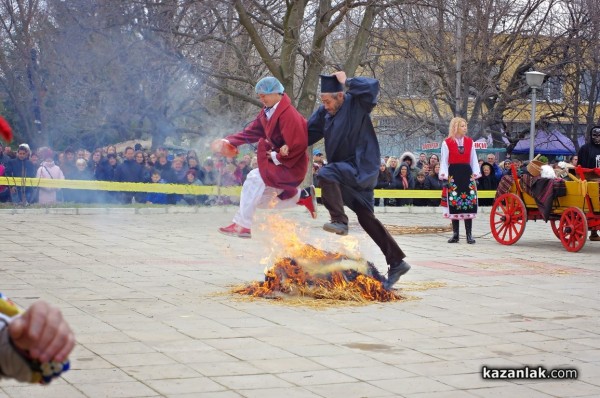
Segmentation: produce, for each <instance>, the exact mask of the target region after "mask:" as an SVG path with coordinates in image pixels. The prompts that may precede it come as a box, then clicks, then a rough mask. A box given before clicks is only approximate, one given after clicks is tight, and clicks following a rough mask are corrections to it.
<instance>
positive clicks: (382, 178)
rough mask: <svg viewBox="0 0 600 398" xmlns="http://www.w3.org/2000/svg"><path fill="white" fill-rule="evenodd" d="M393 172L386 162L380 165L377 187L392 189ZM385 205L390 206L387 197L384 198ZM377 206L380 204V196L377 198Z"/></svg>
mask: <svg viewBox="0 0 600 398" xmlns="http://www.w3.org/2000/svg"><path fill="white" fill-rule="evenodd" d="M391 187H392V173H390V171H389V170H388V168H387V166H386V164H385V162H383V161H382V162H381V164H380V165H379V177H377V185H376V186H375V189H391ZM383 205H384V206H388V203H387V199H383ZM375 206H379V198H375Z"/></svg>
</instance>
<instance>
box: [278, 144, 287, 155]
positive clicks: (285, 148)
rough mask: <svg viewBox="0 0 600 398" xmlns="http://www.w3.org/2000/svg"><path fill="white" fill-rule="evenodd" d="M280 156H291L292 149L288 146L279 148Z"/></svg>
mask: <svg viewBox="0 0 600 398" xmlns="http://www.w3.org/2000/svg"><path fill="white" fill-rule="evenodd" d="M279 154H280V155H281V156H282V157H286V156H287V155H289V154H290V147H289V146H287V145H284V146H282V147H281V148H279Z"/></svg>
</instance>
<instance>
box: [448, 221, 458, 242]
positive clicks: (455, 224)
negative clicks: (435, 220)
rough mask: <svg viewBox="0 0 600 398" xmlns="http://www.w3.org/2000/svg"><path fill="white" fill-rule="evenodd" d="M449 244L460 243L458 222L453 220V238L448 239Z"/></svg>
mask: <svg viewBox="0 0 600 398" xmlns="http://www.w3.org/2000/svg"><path fill="white" fill-rule="evenodd" d="M448 243H458V220H452V238H450V239H448Z"/></svg>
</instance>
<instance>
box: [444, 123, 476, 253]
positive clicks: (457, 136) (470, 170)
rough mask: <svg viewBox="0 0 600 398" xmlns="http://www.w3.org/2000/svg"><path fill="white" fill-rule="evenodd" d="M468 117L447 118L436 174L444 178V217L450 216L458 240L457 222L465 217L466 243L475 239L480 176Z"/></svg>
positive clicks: (453, 239) (455, 239) (452, 241)
mask: <svg viewBox="0 0 600 398" xmlns="http://www.w3.org/2000/svg"><path fill="white" fill-rule="evenodd" d="M466 134H467V121H466V120H465V119H463V118H460V117H455V118H453V119H452V120H451V121H450V128H449V131H448V138H446V139H445V140H444V142H443V143H442V153H441V159H440V173H439V178H440V180H442V181H443V190H442V203H441V206H442V207H444V217H446V218H449V219H450V220H452V232H453V234H452V238H450V239H449V240H448V243H457V242H458V227H459V225H458V222H459V220H464V221H465V230H466V233H467V243H469V244H473V243H475V239H473V235H472V225H473V218H475V217H476V216H477V185H476V183H475V179H477V178H479V177H481V172H480V170H479V162H478V161H477V153H475V145H474V143H473V140H472V139H471V138H469V137H467V136H466Z"/></svg>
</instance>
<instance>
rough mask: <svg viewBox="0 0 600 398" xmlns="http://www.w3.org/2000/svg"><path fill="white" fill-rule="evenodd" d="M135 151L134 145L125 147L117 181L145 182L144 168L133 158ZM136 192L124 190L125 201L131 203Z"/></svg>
mask: <svg viewBox="0 0 600 398" xmlns="http://www.w3.org/2000/svg"><path fill="white" fill-rule="evenodd" d="M134 154H135V151H134V150H133V148H132V147H130V146H128V147H127V148H125V160H124V161H123V163H121V164H120V165H118V166H117V169H116V170H115V181H118V182H144V169H143V168H142V166H141V165H140V164H139V163H137V162H136V161H135V159H134V158H133V156H134ZM135 194H136V193H135V192H122V194H121V198H122V201H123V203H125V204H130V203H131V202H132V199H133V197H135Z"/></svg>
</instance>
